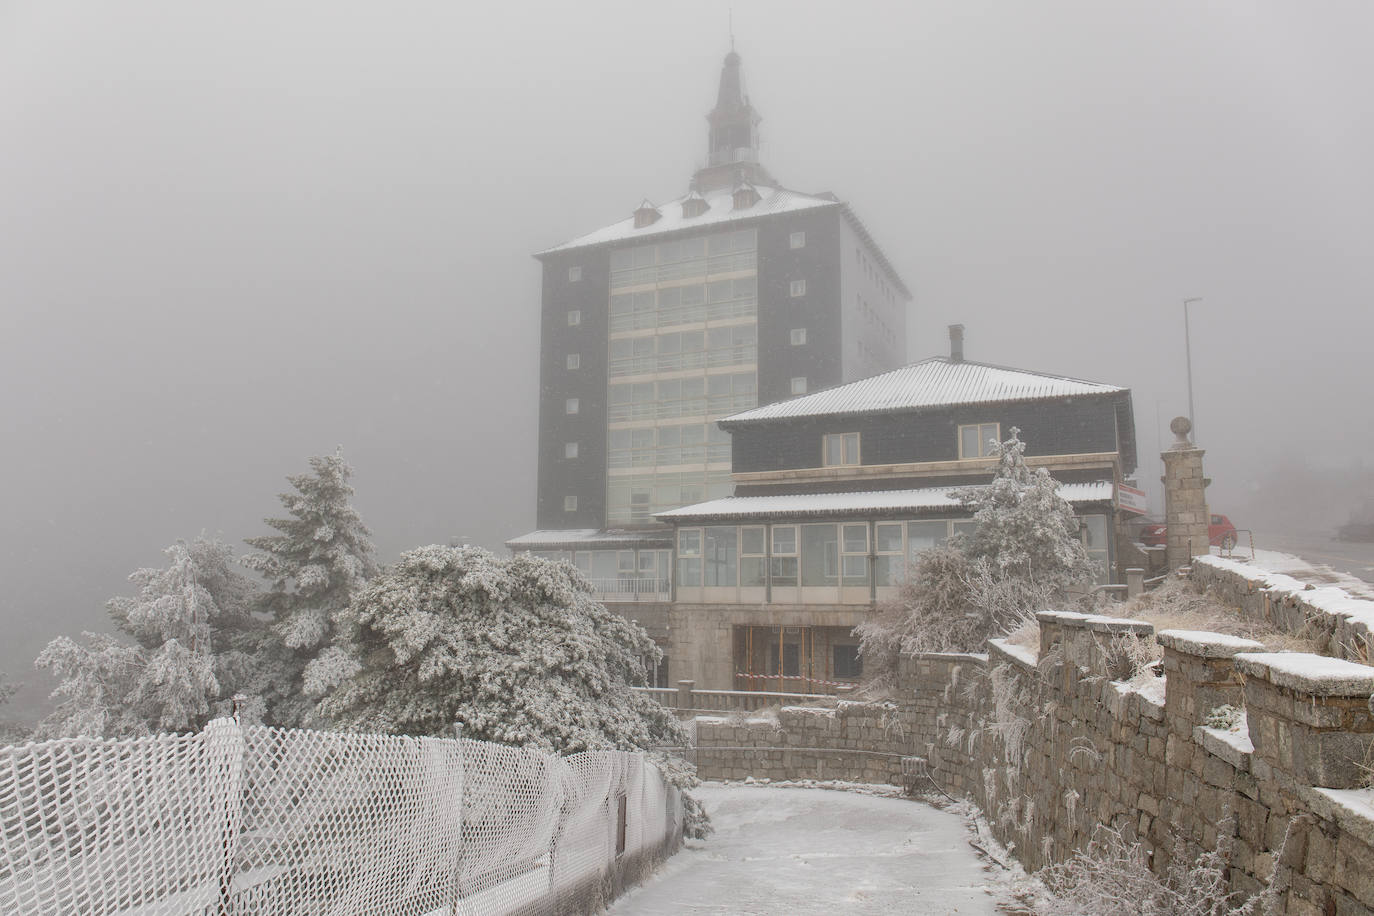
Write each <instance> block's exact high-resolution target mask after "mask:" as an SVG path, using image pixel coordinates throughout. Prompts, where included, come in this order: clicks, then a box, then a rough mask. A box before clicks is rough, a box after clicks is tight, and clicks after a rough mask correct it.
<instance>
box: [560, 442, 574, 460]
mask: <svg viewBox="0 0 1374 916" xmlns="http://www.w3.org/2000/svg"><path fill="white" fill-rule="evenodd" d="M563 457H564V458H576V457H577V443H576V442H564V443H563Z"/></svg>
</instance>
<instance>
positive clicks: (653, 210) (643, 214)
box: [635, 200, 663, 229]
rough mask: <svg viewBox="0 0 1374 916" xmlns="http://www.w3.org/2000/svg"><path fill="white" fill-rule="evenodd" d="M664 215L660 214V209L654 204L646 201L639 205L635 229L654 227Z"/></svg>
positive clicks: (636, 212)
mask: <svg viewBox="0 0 1374 916" xmlns="http://www.w3.org/2000/svg"><path fill="white" fill-rule="evenodd" d="M662 215H663V214H662V213H659V212H658V207H655V206H654V205H653V204H651V203H649V201H647V200H645V201H644V202H643V203H641V204H640V205H639V209H638V210H636V211H635V228H636V229H643V228H644V227H645V226H652V225H653V224H654V223H656V222H658V220H659V217H661V216H662Z"/></svg>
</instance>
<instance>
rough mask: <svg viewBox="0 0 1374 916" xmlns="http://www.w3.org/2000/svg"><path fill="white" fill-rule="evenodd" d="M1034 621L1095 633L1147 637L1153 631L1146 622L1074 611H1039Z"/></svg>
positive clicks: (1152, 627) (1152, 626)
mask: <svg viewBox="0 0 1374 916" xmlns="http://www.w3.org/2000/svg"><path fill="white" fill-rule="evenodd" d="M1035 619H1036V620H1038V621H1040V622H1041V623H1049V624H1056V623H1057V624H1059V625H1060V626H1061V627H1069V628H1074V627H1078V628H1082V629H1085V630H1092V631H1094V632H1097V633H1134V634H1136V635H1139V636H1148V635H1149V634H1151V633H1153V632H1154V631H1155V626H1154V624H1152V623H1150V622H1149V621H1146V620H1132V619H1130V618H1127V617H1108V616H1106V615H1104V614H1079V613H1077V612H1076V611H1041V612H1040V613H1038V614H1036V615H1035Z"/></svg>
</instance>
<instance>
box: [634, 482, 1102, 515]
mask: <svg viewBox="0 0 1374 916" xmlns="http://www.w3.org/2000/svg"><path fill="white" fill-rule="evenodd" d="M961 489H968V488H966V487H925V488H922V489H919V490H871V491H865V492H861V493H807V494H788V495H784V496H727V497H725V498H723V499H713V500H710V501H708V502H704V503H696V504H695V505H691V506H683V507H681V508H679V509H669V510H668V511H667V512H659V513H657V514H656V515H655V516H654V517H655V518H661V519H664V520H665V521H681V520H683V519H696V518H721V519H725V518H754V517H768V518H786V517H790V516H803V515H806V516H830V515H854V514H863V513H871V512H908V511H909V512H930V511H933V510H940V509H958V508H960V506H961V505H962V504H961V503H960V502H959V500H958V499H956V498H955V497H954V495H953V494H954V493H955V492H956V491H958V490H961ZM1059 495H1060V496H1062V497H1064V498H1065V499H1067V500H1068V501H1069V502H1071V503H1077V504H1084V503H1096V502H1109V501H1110V500H1111V499H1112V496H1113V484H1112V482H1111V481H1110V480H1097V481H1092V482H1091V483H1062V484H1060V485H1059Z"/></svg>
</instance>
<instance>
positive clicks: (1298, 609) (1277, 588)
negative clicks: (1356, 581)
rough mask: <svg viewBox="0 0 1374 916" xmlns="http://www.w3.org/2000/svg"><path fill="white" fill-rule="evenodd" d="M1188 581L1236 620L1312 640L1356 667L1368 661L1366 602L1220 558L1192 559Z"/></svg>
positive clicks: (1373, 647) (1373, 649) (1370, 634)
mask: <svg viewBox="0 0 1374 916" xmlns="http://www.w3.org/2000/svg"><path fill="white" fill-rule="evenodd" d="M1191 578H1192V580H1193V582H1195V583H1196V584H1197V585H1198V587H1199V588H1201V589H1203V590H1204V591H1206V592H1207V593H1208V594H1211V595H1212V596H1214V597H1215V598H1216V599H1217V600H1218V601H1222V602H1224V603H1226V604H1229V605H1231V606H1232V607H1235V608H1236V609H1237V610H1238V611H1239V612H1240V614H1241V616H1242V617H1245V618H1248V619H1250V620H1254V621H1257V622H1261V623H1265V624H1268V625H1269V626H1271V627H1274V628H1275V629H1277V630H1280V631H1282V632H1285V633H1292V634H1293V635H1295V636H1303V637H1305V638H1309V639H1312V640H1313V641H1315V642H1317V643H1318V644H1319V645H1321V647H1322V651H1323V652H1324V653H1325V654H1327V655H1334V656H1336V657H1337V658H1344V659H1347V660H1349V661H1354V662H1360V663H1361V664H1369V662H1370V660H1371V658H1374V654H1372V653H1374V611H1372V610H1371V608H1374V603H1371V602H1370V601H1369V600H1368V599H1364V598H1357V597H1353V596H1351V595H1350V594H1349V593H1348V592H1346V591H1345V590H1344V589H1342V588H1338V587H1336V586H1334V585H1332V586H1313V585H1311V584H1309V583H1306V582H1302V581H1300V580H1298V579H1294V578H1293V577H1291V576H1285V575H1283V574H1281V573H1272V572H1267V571H1265V570H1262V569H1256V568H1254V567H1251V566H1246V565H1244V564H1242V563H1239V562H1236V561H1235V560H1228V559H1224V558H1222V557H1197V558H1195V559H1194V560H1193V565H1192V571H1191Z"/></svg>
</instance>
